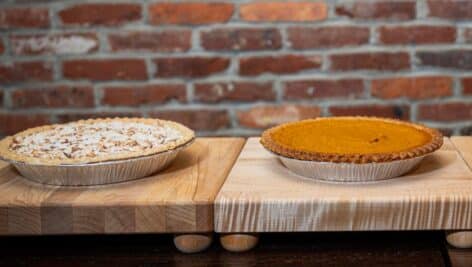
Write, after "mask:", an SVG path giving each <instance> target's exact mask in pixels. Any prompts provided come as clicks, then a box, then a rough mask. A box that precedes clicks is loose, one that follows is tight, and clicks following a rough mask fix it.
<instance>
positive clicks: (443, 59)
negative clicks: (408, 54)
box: [417, 50, 472, 70]
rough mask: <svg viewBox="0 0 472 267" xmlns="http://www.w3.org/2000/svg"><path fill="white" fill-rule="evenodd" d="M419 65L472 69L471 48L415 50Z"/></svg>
mask: <svg viewBox="0 0 472 267" xmlns="http://www.w3.org/2000/svg"><path fill="white" fill-rule="evenodd" d="M417 57H418V59H419V63H418V64H419V65H423V66H429V67H437V68H451V69H463V70H472V50H448V51H434V52H433V51H431V52H430V51H428V52H417Z"/></svg>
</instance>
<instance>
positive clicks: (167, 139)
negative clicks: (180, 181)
mask: <svg viewBox="0 0 472 267" xmlns="http://www.w3.org/2000/svg"><path fill="white" fill-rule="evenodd" d="M194 137H195V134H194V132H193V131H192V130H190V129H189V128H187V127H185V126H183V125H182V124H179V123H176V122H173V121H166V120H158V119H145V118H106V119H89V120H80V121H77V122H71V123H66V124H53V125H46V126H41V127H36V128H31V129H28V130H25V131H23V132H20V133H18V134H16V135H14V136H9V137H6V138H4V139H3V140H1V141H0V156H1V157H2V158H3V159H5V160H7V161H16V162H24V163H27V164H36V165H76V164H88V163H97V162H104V161H114V160H125V159H130V158H136V157H142V156H149V155H153V154H156V153H161V152H165V151H169V150H172V149H174V148H177V147H179V146H182V145H185V144H187V143H189V142H190V141H192V140H193V139H194ZM81 150H83V151H87V152H84V153H82V152H83V151H81Z"/></svg>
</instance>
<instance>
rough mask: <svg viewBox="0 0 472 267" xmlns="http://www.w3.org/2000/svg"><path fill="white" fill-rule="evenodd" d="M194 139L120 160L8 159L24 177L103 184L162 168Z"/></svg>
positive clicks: (64, 183) (68, 183) (72, 183)
mask: <svg viewBox="0 0 472 267" xmlns="http://www.w3.org/2000/svg"><path fill="white" fill-rule="evenodd" d="M193 141H194V139H192V140H190V141H189V142H187V143H185V144H183V145H181V146H179V147H176V148H174V149H172V150H168V151H164V152H160V153H156V154H152V155H148V156H143V157H136V158H130V159H124V160H113V161H104V162H97V163H88V164H73V165H40V164H28V163H24V162H18V161H12V160H8V159H5V160H6V161H8V162H10V163H11V164H12V165H13V166H14V167H15V168H16V169H17V170H18V172H19V173H20V174H21V175H22V176H23V177H25V178H27V179H29V180H33V181H35V182H38V183H42V184H48V185H61V186H87V185H103V184H112V183H119V182H125V181H129V180H134V179H139V178H143V177H146V176H149V175H151V174H154V173H157V172H158V171H160V170H162V169H164V168H166V167H167V166H169V165H170V163H171V162H172V161H173V160H174V159H175V158H176V157H177V154H178V153H179V152H180V151H181V150H182V149H184V148H185V147H187V146H189V145H190V144H191V143H193Z"/></svg>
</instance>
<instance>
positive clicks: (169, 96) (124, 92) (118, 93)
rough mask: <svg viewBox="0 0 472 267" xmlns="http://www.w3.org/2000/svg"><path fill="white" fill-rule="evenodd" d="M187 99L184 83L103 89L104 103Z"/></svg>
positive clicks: (146, 103) (183, 100)
mask: <svg viewBox="0 0 472 267" xmlns="http://www.w3.org/2000/svg"><path fill="white" fill-rule="evenodd" d="M173 99H175V100H178V101H180V102H185V101H186V91H185V85H184V84H154V85H136V86H108V87H105V88H104V89H103V99H102V104H103V105H110V106H140V105H149V104H160V103H165V102H168V101H170V100H173Z"/></svg>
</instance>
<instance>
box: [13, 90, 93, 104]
mask: <svg viewBox="0 0 472 267" xmlns="http://www.w3.org/2000/svg"><path fill="white" fill-rule="evenodd" d="M11 101H12V106H13V107H14V108H34V107H43V108H47V107H50V108H60V107H75V108H79V107H93V106H94V94H93V88H92V87H91V86H66V85H63V86H54V87H44V88H27V89H15V90H13V91H12V92H11Z"/></svg>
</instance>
